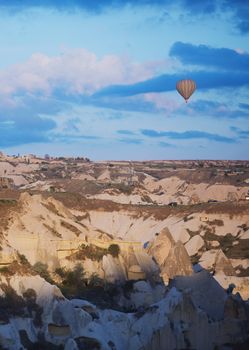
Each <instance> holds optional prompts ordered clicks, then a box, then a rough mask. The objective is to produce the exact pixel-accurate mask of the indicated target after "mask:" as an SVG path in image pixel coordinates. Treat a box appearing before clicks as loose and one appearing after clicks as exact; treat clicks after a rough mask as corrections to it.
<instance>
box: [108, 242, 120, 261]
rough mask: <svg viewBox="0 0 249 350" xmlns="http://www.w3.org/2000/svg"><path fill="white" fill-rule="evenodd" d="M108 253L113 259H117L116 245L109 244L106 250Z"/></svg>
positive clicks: (117, 247) (117, 249) (118, 251)
mask: <svg viewBox="0 0 249 350" xmlns="http://www.w3.org/2000/svg"><path fill="white" fill-rule="evenodd" d="M108 253H109V254H111V255H112V256H113V257H114V258H117V257H118V255H119V253H120V247H119V245H118V244H111V245H110V246H109V248H108Z"/></svg>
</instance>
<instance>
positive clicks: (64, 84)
mask: <svg viewBox="0 0 249 350" xmlns="http://www.w3.org/2000/svg"><path fill="white" fill-rule="evenodd" d="M0 14H1V22H0V23H1V24H0V29H1V31H0V33H1V34H0V52H1V56H0V79H1V85H0V149H1V150H2V151H4V152H5V153H8V154H17V153H21V154H24V153H36V154H38V155H44V154H45V153H48V154H51V155H66V156H87V157H89V158H90V159H93V160H101V159H127V160H130V159H137V160H146V159H249V153H248V149H249V1H248V0H236V1H233V0H219V1H213V0H205V1H204V0H203V1H199V0H191V1H190V0H176V1H169V0H154V1H148V0H136V1H132V0H122V1H121V0H103V1H92V0H70V1H69V0H60V1H58V0H55V1H52V0H43V1H41V0H40V1H39V0H32V1H31V0H23V1H21V2H20V1H17V0H13V1H12V0H9V1H2V0H0ZM183 78H192V79H194V80H195V81H196V84H197V90H196V92H195V93H194V94H193V96H192V97H191V98H190V100H189V103H188V104H186V103H185V102H184V100H183V98H182V97H181V96H180V95H179V94H178V93H177V92H176V90H175V85H176V82H177V81H178V80H180V79H183Z"/></svg>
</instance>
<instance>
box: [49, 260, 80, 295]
mask: <svg viewBox="0 0 249 350" xmlns="http://www.w3.org/2000/svg"><path fill="white" fill-rule="evenodd" d="M55 273H57V274H58V275H59V276H60V277H61V279H62V282H61V284H60V285H59V286H58V287H59V288H60V289H61V291H62V293H63V294H64V295H65V296H67V297H72V296H80V295H81V294H82V292H83V290H84V288H85V286H86V278H85V272H84V269H83V267H82V265H81V264H77V265H75V267H74V268H73V270H66V269H65V268H58V269H56V270H55Z"/></svg>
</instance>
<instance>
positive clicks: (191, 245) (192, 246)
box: [185, 235, 205, 256]
mask: <svg viewBox="0 0 249 350" xmlns="http://www.w3.org/2000/svg"><path fill="white" fill-rule="evenodd" d="M204 244H205V243H204V240H203V238H202V237H200V236H198V235H196V236H194V237H192V238H191V239H190V240H189V241H188V242H187V243H186V244H185V248H186V250H187V252H188V254H189V255H190V256H192V255H195V254H196V253H198V251H199V250H200V249H201V248H202V247H203V246H204Z"/></svg>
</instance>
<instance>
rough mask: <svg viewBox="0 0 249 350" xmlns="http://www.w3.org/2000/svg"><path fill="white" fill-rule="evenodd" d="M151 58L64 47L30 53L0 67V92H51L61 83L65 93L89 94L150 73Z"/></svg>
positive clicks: (144, 76)
mask: <svg viewBox="0 0 249 350" xmlns="http://www.w3.org/2000/svg"><path fill="white" fill-rule="evenodd" d="M156 66H157V65H156V64H154V63H153V62H148V63H136V62H132V61H131V60H130V59H129V58H127V57H121V56H115V55H106V56H104V57H102V58H98V57H97V56H96V55H95V54H94V53H92V52H89V51H87V50H85V49H74V50H71V51H69V50H68V51H66V52H65V53H63V54H61V55H59V56H53V57H49V56H46V55H44V54H41V53H35V54H33V55H32V56H31V57H30V59H29V60H27V61H26V62H23V63H19V64H16V65H13V66H10V67H8V69H6V70H2V71H0V79H1V86H0V93H1V94H4V95H10V94H12V93H15V92H16V91H19V90H21V91H25V92H29V93H33V92H41V93H43V94H45V95H50V94H51V93H52V91H53V90H54V89H56V88H61V87H63V88H64V89H65V91H66V92H68V93H77V94H92V93H94V92H95V91H97V90H98V89H100V88H103V87H105V86H108V85H111V84H131V83H134V82H137V81H142V80H145V79H148V78H150V77H152V76H153V74H154V73H155V70H156Z"/></svg>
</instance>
